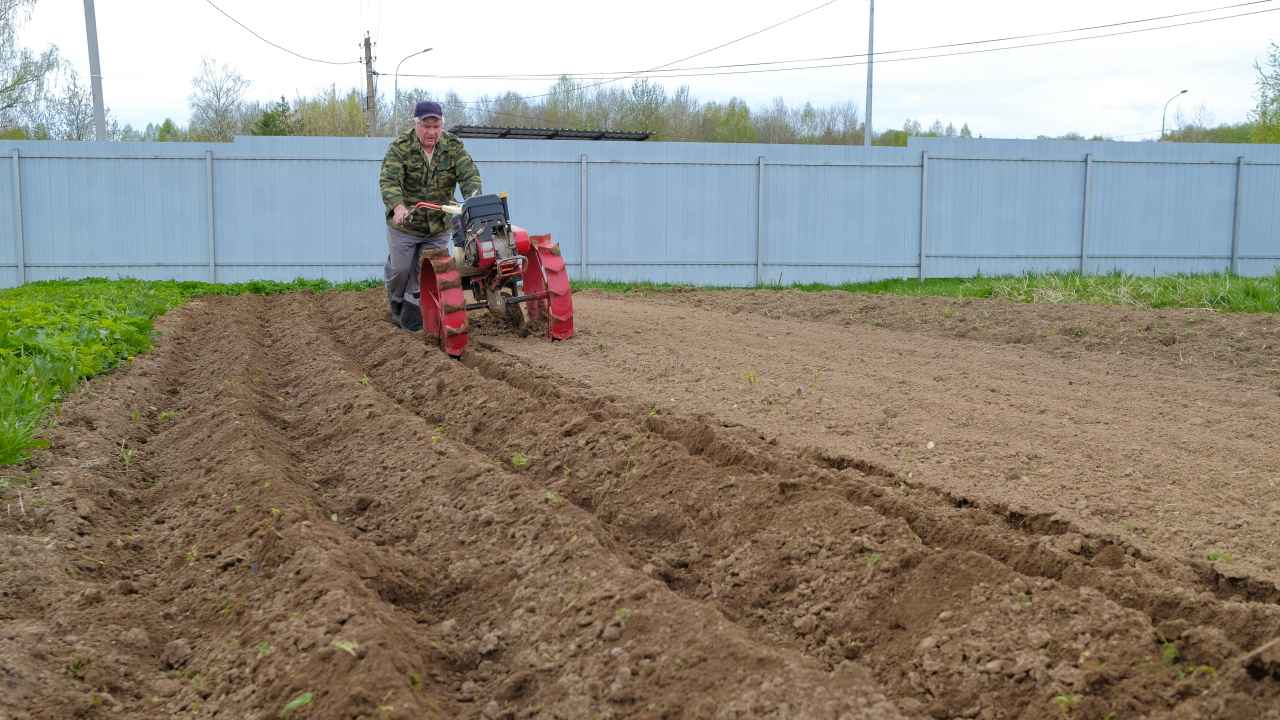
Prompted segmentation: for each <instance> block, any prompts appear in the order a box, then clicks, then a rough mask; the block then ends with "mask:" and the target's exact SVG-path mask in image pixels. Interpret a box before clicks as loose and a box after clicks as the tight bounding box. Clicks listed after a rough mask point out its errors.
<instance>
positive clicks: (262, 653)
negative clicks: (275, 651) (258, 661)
mask: <svg viewBox="0 0 1280 720" xmlns="http://www.w3.org/2000/svg"><path fill="white" fill-rule="evenodd" d="M254 649H255V650H257V651H258V657H260V658H262V657H266V656H268V655H270V654H271V643H269V642H267V641H266V640H263V641H262V642H260V643H258V644H257V645H256V646H255V647H254Z"/></svg>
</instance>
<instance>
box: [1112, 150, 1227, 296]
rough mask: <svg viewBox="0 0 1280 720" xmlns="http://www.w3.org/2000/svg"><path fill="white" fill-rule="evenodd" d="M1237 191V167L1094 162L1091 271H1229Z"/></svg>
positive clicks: (1203, 164) (1160, 273)
mask: <svg viewBox="0 0 1280 720" xmlns="http://www.w3.org/2000/svg"><path fill="white" fill-rule="evenodd" d="M1235 188H1236V167H1235V163H1234V162H1214V163H1198V164H1190V163H1169V162H1113V161H1095V162H1094V180H1093V197H1092V198H1091V202H1092V205H1091V207H1090V211H1089V247H1090V249H1089V256H1090V257H1089V265H1088V268H1087V269H1088V271H1089V272H1091V273H1105V272H1112V271H1121V272H1128V273H1135V274H1141V275H1163V274H1167V273H1191V272H1196V273H1203V272H1221V271H1224V270H1226V269H1227V268H1228V266H1229V265H1230V262H1231V233H1232V226H1233V224H1234V207H1235Z"/></svg>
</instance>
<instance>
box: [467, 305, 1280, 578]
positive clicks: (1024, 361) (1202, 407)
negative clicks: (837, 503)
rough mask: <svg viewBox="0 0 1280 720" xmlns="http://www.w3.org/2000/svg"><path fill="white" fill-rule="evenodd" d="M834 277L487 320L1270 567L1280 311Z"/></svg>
mask: <svg viewBox="0 0 1280 720" xmlns="http://www.w3.org/2000/svg"><path fill="white" fill-rule="evenodd" d="M834 295H835V297H828V296H824V295H819V294H811V293H786V292H773V291H756V292H746V291H744V292H724V293H687V294H686V293H668V294H659V295H656V296H652V297H630V296H628V297H618V296H612V295H603V294H600V293H590V292H588V293H584V294H581V295H578V296H575V302H576V308H577V310H578V314H579V316H580V319H581V322H580V323H579V325H580V332H579V335H578V337H576V338H575V339H574V343H552V344H548V343H536V342H531V341H522V340H519V339H517V338H514V337H510V336H507V335H505V334H502V333H489V334H487V335H485V336H484V339H485V340H487V341H489V342H490V343H491V344H492V345H493V346H495V347H496V348H498V349H501V350H503V351H505V352H508V353H511V354H513V355H517V356H519V357H521V358H523V359H525V360H527V361H529V362H531V363H533V364H534V365H535V366H537V367H543V368H546V369H548V370H549V371H551V372H554V373H556V374H558V375H561V376H564V377H566V378H569V379H570V380H571V381H573V382H575V383H577V384H579V385H581V386H582V387H584V388H588V389H590V390H591V391H592V392H595V393H597V394H610V395H615V396H618V397H625V398H629V399H631V400H632V401H634V402H642V403H645V404H647V405H650V406H653V407H656V408H658V409H660V410H663V411H675V412H680V413H685V414H697V413H702V414H707V415H709V416H712V417H715V418H717V419H719V420H722V421H725V422H733V423H738V424H741V425H744V426H747V427H752V428H756V429H759V430H761V431H764V432H766V433H767V434H768V435H769V436H770V437H774V438H777V439H778V440H779V441H780V442H782V443H783V444H786V445H789V446H792V447H805V446H810V445H812V446H817V447H819V448H821V449H822V451H823V452H827V453H831V454H834V455H838V456H846V457H852V458H859V459H862V460H864V461H867V462H869V463H872V464H874V465H877V466H880V467H883V468H887V469H889V470H891V471H893V473H894V474H896V475H898V476H899V477H900V478H901V479H902V480H903V481H906V482H909V483H911V484H915V485H918V486H921V487H928V488H932V489H934V490H937V491H940V492H942V493H944V494H946V495H950V496H951V497H953V498H954V499H955V501H956V502H957V503H959V504H969V505H971V506H976V507H980V508H991V509H993V510H997V511H999V510H1001V509H1006V510H1008V511H1011V514H1016V515H1019V516H1022V517H1024V518H1041V519H1042V520H1038V521H1037V522H1044V521H1061V523H1065V524H1067V525H1070V526H1072V527H1076V528H1082V529H1085V530H1087V531H1088V532H1090V533H1092V534H1095V535H1104V534H1110V535H1116V536H1118V537H1121V538H1123V539H1124V540H1125V541H1126V542H1127V543H1130V544H1132V545H1134V546H1137V547H1141V548H1143V550H1144V551H1147V552H1149V553H1150V554H1158V555H1170V556H1177V557H1180V558H1183V559H1184V560H1185V561H1187V562H1188V563H1192V564H1199V565H1202V566H1206V567H1204V569H1203V571H1204V572H1205V573H1206V574H1212V573H1214V572H1221V573H1224V574H1225V575H1227V576H1229V577H1231V578H1233V579H1235V580H1237V581H1240V582H1243V583H1244V584H1250V583H1251V582H1252V581H1260V582H1262V583H1265V584H1266V585H1276V584H1278V583H1280V561H1277V558H1278V557H1280V555H1278V554H1277V553H1280V534H1277V533H1276V532H1275V530H1274V528H1275V518H1276V517H1278V516H1280V424H1277V423H1276V418H1277V417H1280V359H1278V358H1280V353H1277V352H1276V348H1277V347H1280V317H1277V316H1274V315H1271V316H1231V315H1218V314H1214V313H1207V312H1205V311H1190V310H1188V311H1142V310H1138V309H1133V308H1106V307H1090V306H1035V305H1016V304H1010V303H1000V302H978V301H968V302H950V301H942V300H930V299H917V298H892V297H873V298H866V297H864V296H852V295H848V294H844V293H836V294H834ZM806 314H808V315H810V316H811V317H813V318H817V319H816V320H807V319H805V316H806ZM1148 327H1150V328H1152V329H1151V330H1146V328H1148ZM1073 333H1079V334H1080V336H1077V335H1075V334H1073ZM477 336H479V334H478V335H477ZM1169 339H1174V340H1176V342H1173V343H1172V344H1170V345H1165V344H1164V342H1162V340H1169ZM1210 557H1214V558H1229V560H1221V561H1217V562H1213V563H1212V567H1208V566H1209V565H1210V563H1209V562H1208V559H1209V558H1210Z"/></svg>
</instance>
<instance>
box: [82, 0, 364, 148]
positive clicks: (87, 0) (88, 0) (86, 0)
mask: <svg viewBox="0 0 1280 720" xmlns="http://www.w3.org/2000/svg"><path fill="white" fill-rule="evenodd" d="M90 1H91V0H85V2H90ZM373 76H374V72H373V43H372V42H370V40H369V33H368V32H366V33H365V34H364V80H365V86H366V87H365V96H364V115H365V128H366V130H365V135H366V136H368V137H373V124H374V123H375V122H377V120H378V112H377V103H376V98H375V97H374V94H373Z"/></svg>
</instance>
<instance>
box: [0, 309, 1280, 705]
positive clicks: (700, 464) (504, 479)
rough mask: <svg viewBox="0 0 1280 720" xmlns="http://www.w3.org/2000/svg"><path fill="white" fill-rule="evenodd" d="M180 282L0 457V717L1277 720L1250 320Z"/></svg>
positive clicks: (1278, 456)
mask: <svg viewBox="0 0 1280 720" xmlns="http://www.w3.org/2000/svg"><path fill="white" fill-rule="evenodd" d="M382 302H383V300H382V293H381V291H377V290H375V291H370V292H368V293H363V294H336V293H330V294H315V295H291V296H276V297H236V298H210V299H205V300H199V301H196V302H193V303H191V304H188V305H186V306H184V307H182V308H180V309H178V310H176V311H174V312H173V313H170V314H169V315H168V316H166V317H165V318H163V319H162V321H161V322H160V324H159V328H160V333H161V338H160V340H159V342H158V343H157V347H156V349H155V351H153V352H152V353H149V354H148V355H146V356H144V357H140V358H137V359H136V360H135V361H133V362H132V363H129V364H128V365H127V366H125V367H123V368H121V369H119V370H117V371H115V372H113V373H111V374H110V375H108V376H105V377H102V378H99V379H97V380H94V381H92V382H90V383H88V384H87V385H86V386H85V387H84V388H83V389H82V390H81V391H80V392H78V393H77V394H76V395H75V396H73V397H72V398H70V399H69V400H68V401H67V402H66V403H65V404H64V406H63V408H62V413H61V417H60V419H59V421H58V423H57V425H56V427H55V429H54V431H53V432H52V435H51V441H52V444H51V447H50V448H49V449H48V450H46V451H42V452H41V453H40V454H39V455H38V456H37V458H36V459H35V460H34V461H33V462H32V463H30V464H29V465H28V466H26V467H23V468H10V469H8V470H7V471H6V472H5V473H4V474H5V475H7V476H10V477H11V478H13V484H14V487H12V488H11V489H10V490H9V491H8V492H7V493H5V495H4V497H3V500H2V502H3V503H4V504H5V505H6V510H5V513H4V514H3V515H0V532H2V533H3V538H2V539H0V718H4V719H6V720H7V719H9V718H13V719H14V720H17V719H24V720H25V719H27V718H73V717H83V718H97V717H101V718H130V719H133V718H157V717H193V718H194V717H201V718H203V717H209V718H213V717H218V718H262V719H263V720H266V719H269V718H281V717H288V718H370V719H372V718H423V717H432V718H435V717H441V718H444V717H483V718H489V719H493V718H517V717H518V718H533V717H539V718H541V717H547V718H608V717H637V718H651V717H653V718H656V717H672V718H681V717H688V718H702V717H707V718H720V717H724V718H746V717H769V718H868V719H870V718H1020V719H1025V720H1030V719H1033V718H1037V719H1038V718H1095V719H1098V720H1101V719H1103V718H1114V719H1116V720H1120V719H1126V720H1127V719H1129V718H1187V719H1190V718H1233V719H1234V718H1241V719H1243V718H1271V719H1272V720H1275V719H1277V718H1280V643H1277V639H1278V638H1280V590H1278V589H1277V582H1278V581H1280V566H1278V565H1277V562H1280V556H1278V555H1277V540H1280V530H1277V529H1276V520H1277V519H1280V442H1277V441H1278V440H1280V423H1278V422H1277V420H1280V363H1277V358H1278V357H1280V323H1277V321H1276V319H1275V318H1274V317H1272V316H1224V315H1218V314H1212V313H1206V312H1201V311H1168V312H1165V311H1160V312H1155V311H1139V310H1131V309H1117V308H1103V307H1082V306H1043V305H1012V304H1006V303H998V302H977V301H948V300H919V299H903V298H870V297H859V296H850V295H844V294H830V295H815V294H802V293H781V292H740V293H739V292H733V293H727V292H713V293H706V292H694V293H667V294H655V295H652V296H628V297H619V296H612V295H604V294H597V293H582V294H579V295H577V296H576V298H575V303H576V311H577V312H576V321H577V324H578V328H579V334H578V336H577V337H575V338H574V339H573V340H571V341H568V342H563V343H554V344H553V343H547V342H546V341H544V340H540V339H538V338H532V337H531V338H519V337H517V336H515V335H514V334H510V333H507V332H505V331H504V330H503V329H502V328H501V327H499V326H497V325H496V324H494V323H491V322H488V321H487V320H485V319H483V318H480V317H476V318H475V323H474V326H473V341H472V349H471V351H470V352H469V353H468V354H467V355H466V356H465V357H464V358H463V360H462V361H460V362H459V361H453V360H450V359H447V358H446V357H445V356H444V355H442V354H441V353H439V352H438V351H436V350H434V349H431V348H427V347H425V346H424V343H423V341H422V339H421V338H420V337H418V336H414V335H410V334H408V333H404V332H403V331H399V330H396V329H394V328H392V326H390V325H389V324H387V323H385V322H384V321H382V319H381V318H382V315H383V313H384V309H383V308H382V307H381V305H382Z"/></svg>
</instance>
